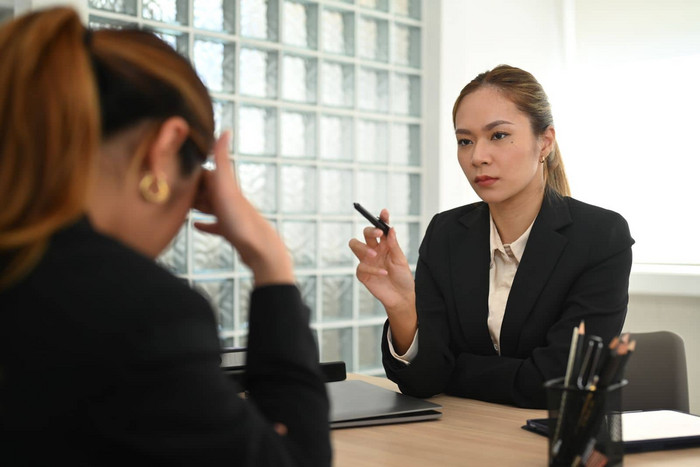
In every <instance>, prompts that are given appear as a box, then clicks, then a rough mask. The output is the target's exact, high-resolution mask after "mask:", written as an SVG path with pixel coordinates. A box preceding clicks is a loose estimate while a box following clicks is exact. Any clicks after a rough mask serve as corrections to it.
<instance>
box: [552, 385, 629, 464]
mask: <svg viewBox="0 0 700 467" xmlns="http://www.w3.org/2000/svg"><path fill="white" fill-rule="evenodd" d="M626 384H627V381H626V380H622V381H620V382H619V383H616V384H612V385H610V386H608V387H607V388H601V389H599V390H595V389H579V388H578V387H571V386H565V385H564V378H557V379H553V380H550V381H547V382H546V383H545V389H546V392H547V408H548V411H549V416H548V420H549V465H550V466H564V465H565V466H572V465H586V463H587V462H590V463H591V465H606V466H608V467H612V466H618V465H622V458H623V454H624V450H623V444H622V411H621V407H622V388H623V387H624V386H625V385H626ZM598 459H599V460H600V461H601V462H602V461H603V460H606V463H596V462H594V461H595V460H598Z"/></svg>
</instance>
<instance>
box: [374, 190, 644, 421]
mask: <svg viewBox="0 0 700 467" xmlns="http://www.w3.org/2000/svg"><path fill="white" fill-rule="evenodd" d="M489 228H490V226H489V209H488V205H486V204H485V203H483V202H479V203H474V204H470V205H467V206H462V207H459V208H456V209H453V210H450V211H447V212H444V213H441V214H438V215H436V216H435V217H434V218H433V220H432V221H431V223H430V225H429V226H428V229H427V231H426V234H425V237H424V239H423V242H422V244H421V247H420V256H419V259H418V264H417V268H416V308H417V311H418V323H419V324H418V328H419V330H418V336H419V337H418V355H417V356H416V357H415V359H414V360H413V362H412V363H411V364H410V365H408V366H406V365H404V364H403V363H401V362H399V361H397V360H396V359H394V358H393V357H392V356H391V354H390V353H389V348H388V344H387V340H386V327H387V326H388V322H387V323H386V325H385V331H384V338H383V342H382V353H383V363H384V368H385V370H386V373H387V376H388V377H389V378H390V379H391V380H392V381H395V382H396V383H397V384H398V385H399V387H400V389H401V391H402V392H404V393H406V394H411V395H415V396H419V397H428V396H431V395H434V394H437V393H440V392H446V393H448V394H452V395H458V396H463V397H469V398H474V399H480V400H485V401H491V402H499V403H506V404H514V405H518V406H523V407H537V408H544V407H545V406H546V401H545V392H544V389H543V383H544V382H545V381H547V380H549V379H551V378H556V377H561V376H564V373H565V371H566V361H567V356H568V349H569V344H570V341H571V334H572V331H573V328H574V327H575V326H578V324H579V322H580V321H581V320H585V326H586V333H587V334H592V335H597V336H600V337H602V338H603V340H604V341H605V342H607V341H609V340H610V339H611V338H612V337H613V336H615V335H617V334H619V332H620V331H621V330H622V325H623V323H624V320H625V314H626V312H627V301H628V284H629V273H630V268H631V266H632V249H631V246H632V244H633V243H634V240H633V239H632V238H631V237H630V233H629V228H628V226H627V222H626V221H625V220H624V219H623V218H622V217H621V216H620V215H619V214H617V213H614V212H612V211H608V210H604V209H602V208H599V207H595V206H591V205H588V204H585V203H582V202H580V201H577V200H574V199H572V198H568V197H564V198H562V197H559V196H556V195H549V194H548V195H547V196H545V199H544V202H543V204H542V208H541V209H540V212H539V214H538V216H537V219H536V220H535V223H534V225H533V227H532V230H531V232H530V237H529V239H528V242H527V245H526V247H525V251H524V253H523V256H522V260H521V262H520V265H519V267H518V271H517V273H516V275H515V278H514V280H513V285H512V288H511V291H510V295H509V296H508V302H507V305H506V311H505V316H504V319H503V325H502V328H501V336H500V345H501V355H500V356H499V355H498V353H497V352H496V350H495V349H494V346H493V343H492V341H491V337H490V335H489V331H488V327H487V317H488V293H489V261H490V253H489V232H490V230H489Z"/></svg>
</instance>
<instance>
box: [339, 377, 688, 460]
mask: <svg viewBox="0 0 700 467" xmlns="http://www.w3.org/2000/svg"><path fill="white" fill-rule="evenodd" d="M349 378H350V379H361V380H364V381H367V382H369V383H372V384H376V385H377V386H381V387H384V388H387V389H392V390H395V391H397V390H398V388H397V387H396V385H395V384H394V383H392V382H391V381H389V380H388V379H386V378H377V377H371V376H362V375H349ZM430 400H431V401H432V402H436V403H438V404H441V405H442V406H443V409H442V418H441V419H439V420H434V421H426V422H417V423H403V424H397V425H383V426H373V427H360V428H343V429H336V430H333V431H332V433H331V437H332V440H333V449H334V459H335V460H334V463H333V465H334V466H336V467H358V466H387V467H393V466H396V467H399V466H401V467H411V466H416V467H418V466H420V467H427V466H471V465H474V466H491V465H498V466H539V467H542V466H546V465H547V439H546V438H545V437H543V436H540V435H536V434H534V433H530V432H528V431H525V430H523V429H522V428H521V426H522V425H523V424H524V423H525V420H527V419H528V418H541V417H545V416H546V412H545V411H543V410H530V409H518V408H514V407H509V406H504V405H499V404H490V403H488V402H481V401H475V400H470V399H462V398H458V397H451V396H445V395H439V396H436V397H433V398H431V399H430ZM624 464H625V466H664V465H673V466H700V448H692V449H680V450H673V451H657V452H648V453H639V454H628V455H626V456H625V459H624Z"/></svg>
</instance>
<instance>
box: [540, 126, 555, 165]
mask: <svg viewBox="0 0 700 467" xmlns="http://www.w3.org/2000/svg"><path fill="white" fill-rule="evenodd" d="M539 140H540V159H542V158H544V157H548V156H549V154H550V153H551V152H552V150H554V142H555V141H556V131H554V127H553V126H552V125H549V126H548V127H547V128H546V129H545V130H544V132H542V134H541V135H540V137H539Z"/></svg>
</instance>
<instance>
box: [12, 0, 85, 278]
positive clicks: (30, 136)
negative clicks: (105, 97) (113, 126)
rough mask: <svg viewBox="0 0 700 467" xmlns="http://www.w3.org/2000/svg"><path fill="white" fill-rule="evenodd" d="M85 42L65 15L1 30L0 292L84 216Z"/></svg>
mask: <svg viewBox="0 0 700 467" xmlns="http://www.w3.org/2000/svg"><path fill="white" fill-rule="evenodd" d="M84 35H85V28H84V27H83V25H82V23H81V21H80V18H79V17H78V15H77V14H76V12H75V11H74V10H72V9H70V8H54V9H49V10H44V11H37V12H33V13H30V14H27V15H25V16H21V17H19V18H17V19H15V20H13V21H10V22H9V23H6V24H5V25H3V27H2V28H0V63H2V66H0V167H2V169H1V170H0V200H2V209H0V288H5V287H7V286H8V285H9V284H11V283H13V282H16V281H17V280H19V279H20V278H21V277H22V276H23V275H24V274H26V273H27V272H28V271H29V270H31V268H32V267H33V265H34V264H35V263H36V262H37V261H38V260H39V258H40V257H41V254H42V252H43V251H44V248H45V245H46V243H47V241H48V238H49V237H50V236H51V235H52V234H53V233H54V232H55V231H56V230H58V229H60V228H61V227H63V226H65V225H67V224H69V223H71V222H73V221H74V220H75V219H77V218H78V217H79V216H80V215H82V214H83V213H84V211H85V201H86V194H87V190H88V185H89V183H90V179H91V172H92V169H93V160H94V157H95V155H96V153H97V149H98V144H99V109H98V103H97V97H96V90H95V82H94V78H93V74H92V70H91V64H90V60H89V58H88V54H87V52H86V49H85V47H84V43H83V40H84Z"/></svg>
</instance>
